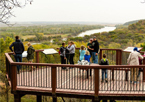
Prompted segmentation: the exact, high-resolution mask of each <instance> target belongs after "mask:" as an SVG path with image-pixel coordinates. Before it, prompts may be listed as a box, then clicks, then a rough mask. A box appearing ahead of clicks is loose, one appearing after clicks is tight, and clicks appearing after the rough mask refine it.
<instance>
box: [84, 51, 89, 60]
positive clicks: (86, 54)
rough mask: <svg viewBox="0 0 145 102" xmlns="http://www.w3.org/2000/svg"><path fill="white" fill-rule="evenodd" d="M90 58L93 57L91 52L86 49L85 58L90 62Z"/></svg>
mask: <svg viewBox="0 0 145 102" xmlns="http://www.w3.org/2000/svg"><path fill="white" fill-rule="evenodd" d="M90 59H91V56H90V52H89V51H86V53H85V55H84V60H87V61H88V62H89V63H90Z"/></svg>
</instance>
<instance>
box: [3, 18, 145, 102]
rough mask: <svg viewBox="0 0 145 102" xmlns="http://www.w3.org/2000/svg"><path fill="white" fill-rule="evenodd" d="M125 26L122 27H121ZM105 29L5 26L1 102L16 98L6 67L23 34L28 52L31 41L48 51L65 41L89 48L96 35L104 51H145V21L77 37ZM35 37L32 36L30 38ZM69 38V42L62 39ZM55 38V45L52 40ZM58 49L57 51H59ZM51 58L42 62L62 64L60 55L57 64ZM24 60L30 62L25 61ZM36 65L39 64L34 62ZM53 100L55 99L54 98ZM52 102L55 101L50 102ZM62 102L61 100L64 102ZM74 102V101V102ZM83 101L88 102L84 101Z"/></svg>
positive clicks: (25, 98)
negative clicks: (89, 43)
mask: <svg viewBox="0 0 145 102" xmlns="http://www.w3.org/2000/svg"><path fill="white" fill-rule="evenodd" d="M121 26H122V27H121ZM102 27H103V26H100V25H79V24H69V25H66V24H65V25H64V24H63V25H46V26H30V27H24V26H21V27H2V28H0V33H1V35H0V64H1V66H0V102H6V101H7V99H9V102H13V95H12V94H11V93H10V87H9V86H8V81H7V80H6V79H5V73H6V69H5V68H6V66H5V56H4V53H6V52H10V50H9V46H10V44H11V43H12V42H14V40H15V39H14V37H15V36H16V35H19V36H20V38H21V40H22V41H23V43H24V46H25V50H27V48H28V46H27V43H28V41H30V42H41V44H35V45H33V47H34V48H35V49H47V48H55V49H56V48H59V47H60V46H61V43H62V42H65V43H66V44H67V43H68V41H74V43H75V45H76V47H80V46H81V45H84V46H86V45H87V43H88V41H89V39H90V38H92V37H93V36H96V37H97V40H98V41H99V44H100V48H121V49H124V48H126V47H128V46H136V47H143V50H144V51H145V39H144V38H145V20H140V21H138V22H136V23H133V24H130V25H128V26H124V25H120V26H117V29H116V30H114V31H110V32H103V33H96V34H93V35H91V36H85V37H74V36H76V35H77V34H79V33H80V32H83V31H86V30H91V29H99V28H102ZM30 36H31V37H30ZM24 38H25V39H24ZM63 38H67V39H66V41H64V40H62V39H63ZM52 39H53V42H50V40H52ZM56 50H57V49H56ZM48 58H49V59H51V60H48V59H46V57H45V56H44V55H43V54H41V60H40V61H41V62H46V63H60V58H59V55H56V59H57V60H56V61H55V59H54V58H53V56H48ZM78 58H79V53H78V51H76V55H75V63H77V61H78ZM23 61H27V60H26V59H23ZM34 62H35V61H34ZM35 98H36V97H35V96H31V97H30V96H24V97H23V98H22V102H30V101H31V102H35ZM50 100H51V98H50ZM50 102H51V101H50ZM60 102H61V101H60ZM72 102H73V101H72ZM82 102H87V101H86V100H82Z"/></svg>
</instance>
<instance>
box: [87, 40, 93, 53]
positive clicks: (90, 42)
mask: <svg viewBox="0 0 145 102" xmlns="http://www.w3.org/2000/svg"><path fill="white" fill-rule="evenodd" d="M92 42H93V39H90V41H89V43H88V44H87V48H88V51H89V52H90V55H91V56H92Z"/></svg>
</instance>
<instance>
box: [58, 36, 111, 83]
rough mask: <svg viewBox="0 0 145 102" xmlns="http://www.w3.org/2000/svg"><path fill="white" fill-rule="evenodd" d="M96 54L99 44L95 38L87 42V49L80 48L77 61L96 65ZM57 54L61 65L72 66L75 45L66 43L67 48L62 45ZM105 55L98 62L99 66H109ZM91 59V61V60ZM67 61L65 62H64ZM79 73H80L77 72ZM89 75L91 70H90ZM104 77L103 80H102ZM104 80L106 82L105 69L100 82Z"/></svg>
mask: <svg viewBox="0 0 145 102" xmlns="http://www.w3.org/2000/svg"><path fill="white" fill-rule="evenodd" d="M98 53H99V43H98V41H97V39H96V36H94V37H93V39H92V38H91V39H90V40H89V43H88V44H87V47H86V48H85V46H84V45H82V46H81V47H80V50H79V59H78V60H79V61H80V62H81V61H87V62H88V63H91V62H92V63H95V64H98ZM59 54H60V57H61V64H66V62H67V64H68V62H70V64H74V60H73V59H74V56H75V44H74V43H73V42H72V41H71V42H69V43H68V46H65V43H64V42H63V43H62V46H61V47H60V49H59ZM106 57H107V55H106V54H103V59H101V61H100V63H99V64H100V65H109V61H108V60H107V58H106ZM91 58H92V60H91ZM66 60H67V61H66ZM62 69H64V70H67V68H66V67H62ZM79 72H80V71H79ZM90 75H91V69H90ZM104 75H105V78H104ZM104 80H105V82H108V81H107V69H102V82H103V81H104Z"/></svg>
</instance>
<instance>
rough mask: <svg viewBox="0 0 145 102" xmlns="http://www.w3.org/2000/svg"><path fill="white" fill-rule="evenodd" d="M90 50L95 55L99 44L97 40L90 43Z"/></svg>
mask: <svg viewBox="0 0 145 102" xmlns="http://www.w3.org/2000/svg"><path fill="white" fill-rule="evenodd" d="M92 48H93V49H94V50H92V52H96V53H98V52H99V43H98V41H97V40H95V41H93V42H92Z"/></svg>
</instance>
